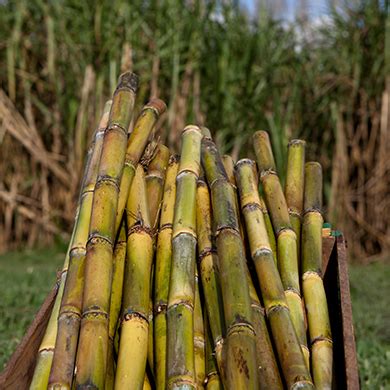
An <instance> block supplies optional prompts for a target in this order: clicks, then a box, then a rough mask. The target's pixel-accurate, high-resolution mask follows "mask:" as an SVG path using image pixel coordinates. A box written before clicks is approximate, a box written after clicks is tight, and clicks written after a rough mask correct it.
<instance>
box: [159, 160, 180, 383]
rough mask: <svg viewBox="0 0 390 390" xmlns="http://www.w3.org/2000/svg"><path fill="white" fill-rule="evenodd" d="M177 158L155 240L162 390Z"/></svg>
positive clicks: (171, 165) (166, 186)
mask: <svg viewBox="0 0 390 390" xmlns="http://www.w3.org/2000/svg"><path fill="white" fill-rule="evenodd" d="M178 168H179V164H178V162H177V158H176V157H174V156H172V157H171V158H170V161H169V165H168V168H167V172H166V178H165V183H164V196H163V202H162V206H161V217H160V229H159V233H158V239H157V253H156V265H155V273H154V278H155V279H154V304H155V306H154V329H153V331H154V362H155V373H156V386H157V389H158V390H165V381H166V365H167V316H166V313H167V305H168V293H169V279H170V273H171V261H172V241H171V240H172V224H173V214H174V206H175V198H176V175H177V171H178Z"/></svg>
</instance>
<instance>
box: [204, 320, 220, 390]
mask: <svg viewBox="0 0 390 390" xmlns="http://www.w3.org/2000/svg"><path fill="white" fill-rule="evenodd" d="M209 325H210V324H209V321H208V319H207V313H205V316H204V334H205V339H206V379H205V388H206V390H222V389H223V387H222V383H221V381H220V379H219V374H218V369H217V361H216V360H215V356H214V353H213V351H214V347H213V345H212V344H213V337H212V336H211V331H210V326H209Z"/></svg>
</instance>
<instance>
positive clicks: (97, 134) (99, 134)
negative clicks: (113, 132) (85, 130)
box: [93, 126, 107, 145]
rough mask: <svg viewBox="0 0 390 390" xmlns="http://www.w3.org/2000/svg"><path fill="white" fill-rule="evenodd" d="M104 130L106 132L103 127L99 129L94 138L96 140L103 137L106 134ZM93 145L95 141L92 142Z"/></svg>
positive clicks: (105, 128)
mask: <svg viewBox="0 0 390 390" xmlns="http://www.w3.org/2000/svg"><path fill="white" fill-rule="evenodd" d="M106 130H107V126H105V127H100V128H99V129H98V131H97V132H96V134H95V137H96V138H100V137H103V136H104V134H105V133H106ZM95 143H96V141H93V145H94V144H95Z"/></svg>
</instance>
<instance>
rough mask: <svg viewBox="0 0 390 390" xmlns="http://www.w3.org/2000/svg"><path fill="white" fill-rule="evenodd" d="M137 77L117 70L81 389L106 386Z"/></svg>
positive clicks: (90, 262) (80, 355) (84, 327)
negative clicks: (118, 225)
mask: <svg viewBox="0 0 390 390" xmlns="http://www.w3.org/2000/svg"><path fill="white" fill-rule="evenodd" d="M137 80H138V79H137V77H136V76H135V75H134V74H132V73H125V74H123V75H122V76H121V78H120V80H119V84H118V87H117V89H116V91H115V93H114V97H113V103H112V107H111V112H110V118H109V123H108V127H107V130H106V133H105V136H104V141H103V149H102V155H101V160H100V165H99V174H98V179H97V182H96V186H95V193H94V196H93V203H92V214H91V223H90V228H89V238H88V242H87V257H86V264H85V283H84V294H83V313H82V320H81V329H80V338H79V344H78V349H77V360H76V386H78V388H79V389H82V388H88V386H95V387H97V388H99V389H102V388H103V387H104V381H105V373H106V367H107V348H108V325H109V324H108V314H109V307H110V296H111V277H112V257H113V243H114V239H115V218H116V213H117V206H118V194H119V184H120V180H121V176H122V171H123V165H124V161H125V153H126V145H127V129H128V126H129V123H130V120H131V116H132V110H133V106H134V99H135V91H136V89H137V82H138V81H137Z"/></svg>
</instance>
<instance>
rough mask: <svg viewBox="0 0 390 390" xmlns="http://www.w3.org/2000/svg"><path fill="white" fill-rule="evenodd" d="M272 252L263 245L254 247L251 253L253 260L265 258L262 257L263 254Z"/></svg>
mask: <svg viewBox="0 0 390 390" xmlns="http://www.w3.org/2000/svg"><path fill="white" fill-rule="evenodd" d="M272 254H273V253H272V249H271V248H269V247H266V246H264V247H262V248H256V249H255V250H254V251H253V253H252V257H253V259H254V260H255V261H263V260H266V259H264V258H263V256H265V255H272Z"/></svg>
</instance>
